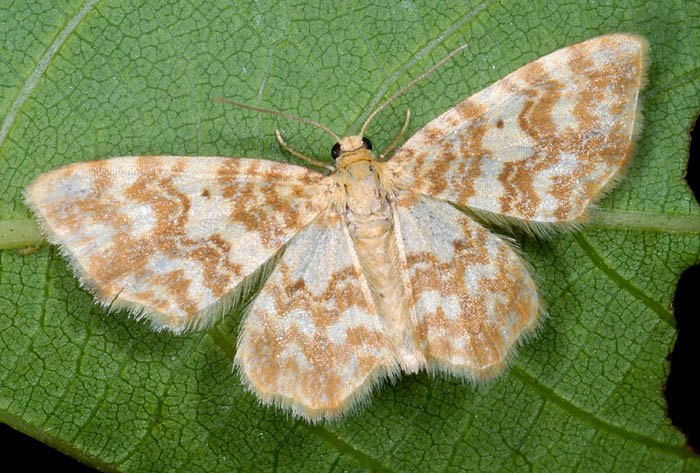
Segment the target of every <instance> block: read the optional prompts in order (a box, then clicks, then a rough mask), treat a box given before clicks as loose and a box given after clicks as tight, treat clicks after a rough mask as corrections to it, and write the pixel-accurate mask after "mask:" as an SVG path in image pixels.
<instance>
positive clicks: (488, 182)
mask: <svg viewBox="0 0 700 473" xmlns="http://www.w3.org/2000/svg"><path fill="white" fill-rule="evenodd" d="M647 48H648V46H647V42H646V40H644V39H643V38H641V37H640V36H636V35H629V34H610V35H605V36H600V37H597V38H593V39H591V40H588V41H584V42H582V43H579V44H575V45H573V46H569V47H566V48H563V49H560V50H558V51H555V52H553V53H551V54H549V55H547V56H544V57H542V58H540V59H538V60H536V61H534V62H531V63H529V64H527V65H525V66H523V67H521V68H520V69H518V70H516V71H515V72H513V73H512V74H510V75H508V76H506V77H505V78H503V79H501V80H499V81H498V82H496V83H495V84H493V85H491V86H490V87H488V88H486V89H484V90H482V91H481V92H479V93H477V94H475V95H473V96H471V97H469V98H468V99H466V100H464V101H463V102H461V103H459V104H457V105H456V106H455V107H454V108H451V109H450V110H448V111H447V112H445V113H443V114H442V115H440V116H439V117H438V118H436V119H434V120H433V121H431V122H430V123H428V124H427V125H426V126H425V127H424V128H423V129H421V130H420V131H418V133H416V134H415V135H413V136H412V137H411V138H410V139H409V140H408V141H407V142H406V143H405V144H404V145H403V146H402V147H401V148H400V149H398V150H397V151H396V153H395V155H394V157H393V158H392V159H391V161H390V166H391V168H392V169H393V171H394V173H395V174H396V175H397V176H398V177H400V179H399V180H400V181H403V186H404V187H405V188H406V189H410V190H413V191H416V192H420V193H424V194H429V195H433V196H436V197H440V198H443V199H446V200H450V201H453V202H457V203H459V204H462V205H466V206H469V207H472V208H474V209H478V210H483V211H487V212H491V213H497V214H501V215H505V216H508V217H513V218H515V219H521V220H525V221H531V222H542V223H562V222H570V221H576V220H580V219H581V218H583V217H584V216H585V210H586V207H587V206H588V205H589V203H590V202H591V201H593V200H595V199H596V198H597V197H599V196H600V194H601V191H602V190H603V189H604V188H605V187H606V186H607V185H609V184H610V183H611V182H613V181H614V177H615V176H616V175H617V174H618V173H619V172H620V171H621V170H622V169H623V168H624V166H625V163H626V162H627V160H628V159H629V157H630V154H631V152H632V148H633V145H634V135H635V132H636V129H637V128H638V126H639V123H638V122H639V91H640V89H641V87H642V85H643V81H644V73H645V67H646V62H647Z"/></svg>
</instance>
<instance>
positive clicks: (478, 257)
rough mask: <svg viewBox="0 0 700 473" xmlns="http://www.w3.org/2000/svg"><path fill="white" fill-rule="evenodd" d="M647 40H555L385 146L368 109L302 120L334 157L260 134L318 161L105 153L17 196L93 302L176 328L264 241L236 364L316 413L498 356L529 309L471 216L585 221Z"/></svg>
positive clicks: (225, 290)
mask: <svg viewBox="0 0 700 473" xmlns="http://www.w3.org/2000/svg"><path fill="white" fill-rule="evenodd" d="M647 48H648V46H647V42H646V41H645V40H644V39H643V38H642V37H640V36H636V35H632V34H608V35H604V36H600V37H597V38H593V39H590V40H588V41H584V42H582V43H579V44H575V45H572V46H568V47H566V48H563V49H560V50H558V51H555V52H553V53H551V54H549V55H547V56H544V57H542V58H540V59H538V60H536V61H534V62H531V63H529V64H527V65H525V66H523V67H521V68H520V69H518V70H516V71H515V72H513V73H511V74H510V75H508V76H506V77H505V78H503V79H501V80H499V81H498V82H496V83H494V84H493V85H491V86H490V87H488V88H486V89H484V90H482V91H481V92H478V93H477V94H475V95H473V96H471V97H469V98H467V99H466V100H464V101H462V102H460V103H459V104H457V105H456V106H454V107H453V108H451V109H449V110H447V111H446V112H444V113H443V114H442V115H440V116H439V117H437V118H435V119H434V120H432V121H431V122H430V123H428V124H427V125H426V126H425V127H424V128H422V129H421V130H420V131H418V132H417V133H416V134H415V135H413V136H412V137H411V138H409V139H408V140H407V141H406V142H405V143H404V144H403V145H402V146H400V147H399V148H398V149H397V150H396V152H395V153H394V154H393V156H392V157H391V158H390V159H388V160H387V159H384V158H383V154H380V155H379V156H377V155H375V154H374V151H373V149H372V148H373V146H372V144H371V142H370V141H369V140H368V139H367V138H366V137H365V136H364V133H365V130H366V128H367V126H368V125H369V122H370V121H371V119H372V118H373V117H374V116H375V115H376V113H378V111H379V110H381V108H382V107H380V108H379V109H377V110H376V111H375V113H373V114H372V115H371V116H370V117H369V119H368V120H367V121H366V122H365V124H364V126H363V127H362V130H361V131H360V132H359V133H358V134H357V135H353V136H345V137H339V136H337V135H336V134H335V133H333V132H332V131H330V130H329V129H327V128H325V127H323V126H321V125H318V124H316V123H314V122H311V121H310V120H306V119H302V121H306V122H307V123H311V124H313V125H314V126H318V127H319V128H322V129H324V130H325V131H326V132H327V133H329V134H330V135H331V136H332V137H333V138H334V140H335V144H334V146H333V148H332V157H333V158H334V159H335V165H334V166H329V165H328V164H325V163H323V162H321V161H316V160H313V159H311V158H307V157H306V156H304V155H302V154H301V153H298V152H295V151H294V150H292V149H291V148H289V147H288V146H287V145H286V143H285V142H284V141H283V140H282V138H281V136H280V134H279V132H277V136H278V139H279V141H280V143H281V144H282V146H284V147H285V149H288V150H290V151H291V152H292V153H294V154H295V155H297V156H299V157H302V158H304V159H306V160H307V161H309V162H310V163H311V164H313V165H320V166H325V167H330V170H331V172H330V173H328V174H324V173H322V172H318V171H316V170H313V169H311V168H308V167H302V166H296V165H291V164H285V163H280V162H274V161H266V160H261V159H252V158H221V157H199V156H197V157H185V156H141V157H118V158H111V159H106V160H101V161H93V162H84V163H76V164H70V165H67V166H64V167H61V168H58V169H55V170H53V171H50V172H48V173H46V174H43V175H41V176H39V177H37V178H36V179H35V180H34V181H33V182H32V183H31V184H30V185H29V186H28V187H27V189H26V202H27V204H28V206H29V207H30V208H31V209H32V211H33V212H34V213H35V214H36V217H37V219H38V220H39V222H40V224H41V227H42V228H43V231H44V232H45V234H46V236H47V238H48V240H49V241H50V242H51V243H53V244H56V245H58V246H59V247H60V250H61V252H62V253H63V255H64V256H65V257H66V258H67V259H68V260H69V261H70V263H71V265H72V267H73V269H74V272H75V274H76V276H77V277H78V278H79V280H80V283H81V284H82V285H83V286H84V287H86V288H87V289H89V290H90V291H91V292H92V293H93V294H94V296H95V298H96V300H97V302H98V303H100V304H102V305H103V306H104V307H106V308H107V309H109V310H115V309H127V310H128V311H129V312H130V313H131V314H132V315H133V316H134V317H136V318H146V319H148V320H150V322H151V324H152V326H153V328H154V329H156V330H169V331H170V332H172V333H174V334H180V333H182V332H183V331H185V330H188V329H195V328H197V329H201V328H206V327H209V326H211V324H213V323H214V322H215V321H216V320H217V319H218V318H219V317H220V316H221V315H223V314H225V313H226V312H227V311H228V310H229V309H230V308H231V306H232V304H234V303H235V298H236V297H237V294H239V292H240V288H241V287H242V283H243V282H244V281H245V279H246V277H247V276H248V275H250V274H251V273H253V272H254V271H255V270H256V269H257V268H258V267H260V266H261V265H262V264H264V263H265V262H266V261H268V260H270V259H271V258H273V257H275V256H279V255H280V254H281V256H279V261H278V263H277V265H276V266H275V268H274V269H273V270H272V272H271V274H270V275H269V278H268V279H267V280H266V282H265V283H264V285H263V287H262V289H261V291H260V293H259V294H258V295H257V297H256V298H255V299H254V301H253V302H252V303H251V306H250V308H249V310H248V311H247V314H246V315H245V319H244V321H243V323H242V329H241V333H240V335H239V340H238V347H237V353H236V355H235V366H236V367H237V368H238V371H239V372H240V375H241V377H242V379H243V381H244V382H245V384H246V385H247V386H248V387H249V389H250V390H251V391H252V392H253V393H255V395H257V397H258V398H259V399H260V401H262V402H263V403H265V404H274V405H277V406H280V407H282V408H285V409H287V410H289V411H291V412H292V413H293V414H294V415H296V416H300V417H303V418H306V419H307V420H309V421H318V420H321V419H333V418H337V417H340V416H342V415H344V414H345V413H347V412H348V411H349V410H351V409H353V408H355V407H356V406H358V404H359V403H360V402H361V401H363V400H365V399H367V397H368V396H369V394H370V392H371V391H372V389H373V388H374V387H375V386H377V385H379V384H380V383H381V382H382V381H383V380H385V379H387V378H389V379H394V378H396V377H397V376H399V374H400V373H401V372H404V373H417V372H419V371H421V370H426V371H428V372H430V373H438V372H439V373H446V374H450V375H454V376H456V377H459V378H462V379H466V380H477V381H478V380H485V379H488V378H491V377H493V376H495V375H497V374H498V373H500V372H502V371H503V369H504V367H505V366H506V364H507V362H508V360H509V358H510V355H512V353H513V351H514V349H515V348H516V347H517V346H518V344H519V343H520V342H521V341H522V340H523V339H524V338H526V337H527V335H528V334H531V333H533V331H534V330H535V329H536V327H537V326H538V324H539V323H540V321H541V320H542V310H541V304H540V300H539V297H538V294H537V288H536V286H535V283H534V282H533V279H532V276H531V275H530V273H529V271H528V268H527V265H526V264H525V263H524V262H523V260H522V259H521V258H520V257H519V256H518V254H517V251H516V250H515V249H514V247H513V244H512V242H510V241H507V240H504V239H503V238H501V237H499V236H497V235H496V234H494V233H492V232H490V231H489V230H488V229H487V228H486V227H485V226H483V225H482V224H481V223H478V222H477V221H476V220H475V219H473V218H471V217H470V215H472V216H478V217H479V220H484V221H495V222H500V223H507V224H514V225H517V226H521V227H524V228H526V229H529V230H532V231H535V232H542V231H546V229H548V228H556V227H562V226H564V227H571V226H572V224H576V223H578V222H582V221H584V220H585V218H586V214H587V209H589V208H590V207H591V203H593V202H594V201H595V200H596V199H598V198H599V197H600V196H601V195H602V194H603V193H604V192H605V190H606V189H608V188H610V186H611V185H612V184H614V183H615V181H616V179H617V177H618V176H620V174H621V172H622V171H623V169H624V168H625V166H626V164H627V162H628V160H629V157H630V155H631V152H632V148H633V146H634V138H635V136H636V134H637V128H638V126H639V113H640V112H639V92H640V89H641V88H642V86H643V82H644V74H645V68H646V64H647ZM431 70H432V69H431ZM248 108H253V109H255V108H254V107H248ZM262 111H265V110H262ZM278 114H281V115H285V114H282V113H280V112H278ZM285 116H286V115H285ZM407 120H408V119H407ZM405 128H406V125H404V129H405ZM399 136H400V134H399V135H397V139H395V140H394V141H395V142H397V141H398V139H399ZM456 206H460V207H462V208H466V209H469V213H465V212H463V211H460V210H458V209H457V208H456Z"/></svg>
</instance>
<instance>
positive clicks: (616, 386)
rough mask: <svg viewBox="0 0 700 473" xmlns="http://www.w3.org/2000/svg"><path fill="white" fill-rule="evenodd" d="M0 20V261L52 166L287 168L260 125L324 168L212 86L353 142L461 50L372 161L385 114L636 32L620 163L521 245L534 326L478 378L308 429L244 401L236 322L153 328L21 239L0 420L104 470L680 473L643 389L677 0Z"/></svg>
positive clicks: (688, 210)
mask: <svg viewBox="0 0 700 473" xmlns="http://www.w3.org/2000/svg"><path fill="white" fill-rule="evenodd" d="M200 3H201V4H200ZM0 25H2V31H1V32H0V77H1V78H2V80H1V81H0V110H1V113H0V115H1V116H2V117H3V118H2V128H0V166H1V167H0V169H2V173H1V174H0V189H6V191H5V193H4V194H3V196H2V201H0V247H2V248H10V247H13V246H14V247H16V246H28V245H31V244H33V243H36V242H37V241H38V239H39V235H38V233H37V231H36V228H35V227H34V226H33V224H32V220H31V219H30V218H29V214H28V211H27V209H26V208H25V207H24V205H23V204H22V198H21V192H22V189H23V188H24V186H25V185H26V184H27V183H28V181H29V180H30V179H31V178H32V177H34V176H36V175H37V174H39V173H40V172H43V171H46V170H49V169H51V168H53V167H55V166H58V165H61V164H66V163H69V162H75V161H82V160H90V159H94V158H98V157H109V156H119V155H134V154H179V155H222V156H260V157H265V158H269V159H277V160H290V157H289V156H288V155H286V154H284V153H283V152H282V151H281V150H280V148H279V146H278V145H277V143H276V141H275V139H274V136H273V130H274V128H275V127H279V128H280V129H281V130H282V131H283V133H284V135H285V136H286V137H287V139H288V142H290V144H291V145H292V146H294V147H296V148H297V149H300V150H303V151H305V152H307V153H308V154H312V155H316V156H319V157H320V158H321V159H329V156H328V155H329V150H330V147H331V145H332V143H330V142H329V140H328V137H327V136H326V135H324V134H322V133H319V132H317V131H316V130H313V129H310V128H308V127H306V126H304V125H301V124H298V123H295V122H289V121H286V120H282V119H277V118H275V117H267V116H260V115H258V114H255V113H251V112H249V111H245V110H240V109H235V108H232V107H230V106H226V105H223V104H221V103H215V102H212V101H211V100H210V98H211V97H214V96H224V97H229V98H232V99H235V100H239V101H243V102H247V103H250V104H254V105H262V106H268V107H274V108H278V109H281V110H285V111H290V112H292V113H295V114H298V115H301V116H305V117H309V118H311V119H314V120H317V121H319V122H322V123H324V124H327V125H328V126H329V127H331V128H332V129H334V130H335V131H336V132H338V133H343V132H348V131H356V130H357V128H358V124H359V123H361V121H362V119H363V118H364V117H366V116H367V114H368V113H369V112H370V111H371V110H372V109H373V108H374V107H375V106H376V104H377V103H378V102H379V101H381V100H382V98H383V97H385V96H386V95H387V94H391V93H393V92H394V91H395V90H397V88H398V87H400V86H401V85H403V84H405V83H407V82H408V81H409V80H410V79H412V78H413V77H416V76H417V75H419V74H420V73H421V72H422V71H424V70H426V69H427V68H428V67H429V66H430V65H432V64H434V63H435V62H437V61H438V60H439V59H440V58H442V57H444V56H445V55H446V54H447V52H448V51H450V50H452V49H453V48H454V47H456V46H458V45H459V44H462V43H468V44H469V48H468V49H467V50H466V51H464V52H463V53H461V54H460V55H458V56H457V57H456V58H455V59H454V60H452V61H451V62H450V63H448V64H446V65H445V66H443V67H442V68H441V69H440V70H439V71H438V72H436V73H435V74H433V75H432V76H430V77H429V78H428V79H426V80H425V81H423V82H422V83H421V84H420V85H418V86H417V87H415V88H413V89H412V90H411V91H410V92H408V93H407V94H406V95H405V96H404V97H403V98H402V99H401V100H399V101H398V102H397V103H395V104H394V105H393V106H392V107H390V108H389V109H388V110H386V111H385V112H383V113H382V115H381V116H380V118H379V119H377V120H376V121H375V122H374V124H373V126H372V130H371V131H370V133H371V137H372V140H373V141H374V142H375V144H377V147H381V145H380V143H387V142H388V141H389V140H390V139H391V137H392V136H393V134H394V133H395V131H396V130H397V129H398V128H399V127H400V126H401V123H402V120H403V118H404V112H405V109H406V107H408V106H410V107H411V109H412V110H413V112H414V114H415V115H414V119H413V121H412V123H411V130H410V131H416V130H417V129H419V128H420V127H421V126H423V124H425V123H426V122H427V121H429V120H430V119H431V118H433V117H435V116H436V115H438V114H439V113H440V112H442V111H444V110H445V109H447V108H448V107H450V106H452V105H453V104H454V103H456V102H457V101H459V100H461V99H462V98H464V97H467V96H469V95H470V94H472V93H474V92H476V91H478V90H479V89H481V88H483V87H485V86H487V85H489V84H490V83H492V82H494V81H495V80H498V79H499V78H501V77H502V76H504V75H506V74H507V73H509V72H511V71H513V70H514V69H516V68H517V67H519V66H521V65H523V64H525V63H527V62H529V61H531V60H533V59H536V58H537V57H539V56H542V55H544V54H546V53H549V52H551V51H553V50H555V49H557V48H559V47H562V46H565V45H568V44H572V43H575V42H578V41H581V40H584V39H587V38H590V37H594V36H597V35H599V34H602V33H606V32H612V31H626V32H636V33H639V34H642V35H644V36H646V37H647V38H648V39H649V41H650V44H651V68H650V71H649V84H648V86H647V88H646V89H645V91H644V94H643V97H644V101H645V124H644V128H643V133H642V135H641V138H640V140H639V145H638V152H637V155H636V158H635V160H634V163H633V164H632V166H631V168H630V169H629V171H628V175H627V178H626V179H625V180H624V181H623V182H622V183H621V185H620V186H618V187H617V188H616V189H615V191H614V192H612V193H611V194H610V195H609V196H608V197H606V198H605V199H604V200H603V201H602V202H601V205H600V206H601V208H602V212H601V213H600V214H599V215H598V216H597V218H596V219H595V220H594V222H593V224H592V225H590V226H589V227H587V228H586V230H585V231H583V232H581V233H578V234H574V235H557V236H555V237H554V238H552V239H551V240H550V241H533V240H531V239H527V238H524V237H522V236H518V238H519V239H520V242H521V244H522V246H523V248H524V250H525V256H526V258H527V259H528V260H529V262H530V263H531V264H532V266H533V267H534V268H535V271H536V273H537V275H538V278H539V281H540V287H541V295H542V297H543V299H544V300H545V301H546V302H547V305H548V308H549V314H550V317H549V319H548V320H547V322H546V324H545V325H544V327H543V330H542V332H541V334H540V336H539V337H538V338H537V339H535V340H533V341H531V342H530V343H528V344H527V345H526V346H524V347H523V348H522V349H521V351H520V354H519V355H518V357H517V358H516V360H515V363H514V366H513V367H512V368H511V369H510V370H509V371H508V373H507V374H506V375H505V376H503V377H501V378H499V379H498V380H497V381H495V382H492V383H490V384H487V385H485V386H479V387H476V388H474V387H471V386H468V385H464V384H463V383H462V382H460V381H457V380H455V379H451V378H449V379H441V378H439V379H434V378H430V377H428V376H427V375H425V374H420V375H417V376H404V377H403V378H401V379H400V380H399V381H398V382H397V383H396V384H395V385H385V386H384V387H383V388H382V389H380V390H378V391H377V392H376V393H375V394H374V395H373V397H372V401H371V403H370V404H369V405H368V406H366V408H364V409H363V410H362V411H361V412H360V413H358V414H356V415H353V416H351V417H348V418H346V419H343V420H342V421H339V422H336V423H333V424H322V425H318V426H309V425H307V424H306V423H304V422H302V421H296V420H292V419H290V418H288V417H287V416H286V415H285V414H283V413H281V412H279V411H277V410H275V409H269V408H262V407H260V406H259V405H258V403H257V401H256V400H255V398H254V397H253V396H252V395H250V394H248V393H246V392H245V391H244V390H243V388H242V387H241V385H240V380H239V379H238V377H237V376H236V375H235V374H233V373H232V372H231V364H232V358H233V354H234V352H235V340H236V336H237V333H238V323H239V321H240V310H238V311H234V312H233V313H231V315H230V316H229V317H227V318H226V319H225V320H224V321H222V322H221V323H220V324H219V325H218V326H217V327H215V328H214V329H212V330H211V331H209V332H204V333H191V334H189V335H186V336H182V337H172V336H169V335H167V334H155V333H152V332H150V331H149V330H148V329H147V328H146V326H145V324H141V323H136V322H134V321H132V320H129V319H127V317H126V316H124V315H122V314H118V315H112V316H107V315H105V314H104V312H103V311H101V310H99V309H98V308H96V307H95V306H93V304H92V299H91V297H90V296H89V295H88V294H87V293H85V292H84V291H82V290H81V289H80V288H79V286H78V284H77V282H76V280H75V279H74V278H73V277H72V275H71V273H70V271H69V269H68V268H67V265H66V263H65V261H64V260H63V259H62V258H60V255H59V254H58V252H57V251H56V249H55V248H53V247H49V246H46V245H43V246H41V247H40V249H39V250H38V251H37V252H36V253H34V254H20V253H19V252H18V251H16V250H10V249H6V250H4V251H0V357H1V359H2V363H1V365H0V420H2V421H3V422H5V423H7V424H9V425H11V426H13V427H14V428H16V429H18V430H21V431H24V432H26V433H28V434H29V435H32V436H34V437H36V438H40V439H42V441H44V442H46V443H48V444H50V445H52V446H54V447H56V448H58V449H60V450H62V451H64V452H65V453H67V454H69V455H71V456H74V457H75V458H78V459H79V460H80V461H82V462H85V463H87V464H90V465H92V466H94V467H96V468H98V469H100V470H103V471H231V470H246V471H276V470H279V471H364V470H369V469H376V470H383V471H523V470H526V469H527V470H533V471H576V470H578V471H612V470H615V471H684V472H689V471H700V458H699V457H698V456H696V455H694V454H692V453H691V452H690V451H689V450H688V449H686V448H685V447H684V438H683V436H682V435H681V434H680V433H679V432H678V431H676V430H675V429H674V428H673V427H672V426H671V425H670V423H669V421H668V419H667V418H666V407H665V403H664V400H663V396H662V389H663V384H664V380H665V378H666V375H667V371H668V364H667V361H666V356H667V355H668V353H669V352H670V349H671V346H672V344H673V341H674V337H675V328H674V320H673V315H672V312H671V309H670V303H671V300H672V296H673V289H674V285H675V283H676V281H677V278H678V276H679V275H680V273H681V271H682V270H683V269H684V268H686V267H687V266H689V265H691V264H693V263H697V261H698V249H699V247H700V210H699V209H698V207H697V204H696V203H695V201H694V200H693V198H692V196H691V195H690V192H689V191H688V189H687V187H686V186H685V183H684V181H683V179H682V176H683V172H684V170H685V167H686V162H687V147H688V136H687V131H688V129H689V127H690V126H691V124H692V122H693V120H694V118H695V116H696V114H697V110H698V106H699V104H698V102H700V93H699V92H700V90H699V89H700V59H699V56H700V4H698V2H697V1H683V0H675V1H673V0H672V1H669V2H655V1H649V2H645V1H629V0H628V1H614V2H613V1H609V2H606V1H603V2H588V1H584V0H580V1H565V2H561V1H550V2H548V1H544V0H541V1H501V2H498V1H495V0H488V1H484V2H481V3H478V2H469V1H467V2H461V3H459V4H457V5H451V4H448V2H428V1H425V2H420V1H405V2H390V1H385V2H366V3H365V2H361V3H358V2H343V3H340V2H331V1H328V2H318V3H316V2H313V3H309V2H305V1H303V2H296V1H287V2H282V1H260V2H255V3H248V2H245V3H243V2H239V3H237V2H232V1H211V2H197V1H194V0H193V1H180V2H178V1H175V0H170V1H162V2H140V1H133V2H128V1H127V2H123V1H97V0H87V1H84V2H79V1H62V2H48V1H47V2H21V1H16V2H3V6H1V7H0ZM292 160H293V159H292Z"/></svg>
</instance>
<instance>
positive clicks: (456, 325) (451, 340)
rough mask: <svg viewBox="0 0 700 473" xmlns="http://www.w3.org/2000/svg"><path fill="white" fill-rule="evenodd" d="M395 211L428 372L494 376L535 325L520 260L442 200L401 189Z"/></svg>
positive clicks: (532, 290) (530, 288) (533, 293)
mask: <svg viewBox="0 0 700 473" xmlns="http://www.w3.org/2000/svg"><path fill="white" fill-rule="evenodd" d="M396 208H397V213H396V218H397V219H398V221H399V224H400V227H401V233H402V235H401V236H402V241H403V246H404V251H405V255H406V271H407V273H408V277H409V279H410V285H411V289H412V294H413V308H414V310H415V313H416V329H417V334H418V340H419V343H420V347H421V349H422V350H423V354H424V356H425V359H426V362H427V368H428V370H430V371H435V370H438V371H444V372H447V373H450V374H454V375H457V376H461V377H466V378H469V379H475V380H480V379H486V378H488V377H491V376H493V375H494V374H498V373H500V372H501V371H502V369H503V367H504V364H505V363H506V362H507V359H508V355H509V354H511V353H512V349H513V347H514V346H516V345H517V344H518V342H520V341H521V340H522V338H523V337H524V336H526V335H527V334H529V333H531V332H532V331H533V330H534V329H535V328H536V326H537V323H538V322H539V320H540V319H539V317H538V316H539V315H540V314H539V311H540V303H539V299H538V296H537V288H536V287H535V284H534V282H533V281H532V278H531V277H530V275H529V273H528V270H527V268H526V267H525V264H524V263H523V261H522V259H521V258H520V257H519V256H518V255H517V254H516V253H515V251H513V249H512V248H511V247H510V246H509V245H508V244H507V243H506V242H505V241H503V240H502V239H501V238H500V237H498V236H496V235H494V234H492V233H490V232H489V231H487V230H486V229H485V228H484V227H482V226H481V225H479V224H478V223H476V222H475V221H474V220H472V219H470V218H469V217H467V216H466V215H465V214H464V213H462V212H460V211H458V210H457V209H455V208H454V207H453V206H452V205H450V204H448V203H447V202H445V201H442V200H439V199H435V198H432V197H425V196H419V195H418V194H414V193H412V192H406V191H404V192H400V193H398V198H397V206H396Z"/></svg>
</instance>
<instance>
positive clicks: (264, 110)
mask: <svg viewBox="0 0 700 473" xmlns="http://www.w3.org/2000/svg"><path fill="white" fill-rule="evenodd" d="M212 100H213V101H215V102H223V103H228V104H231V105H233V106H236V107H240V108H247V109H248V110H253V111H255V112H260V113H268V114H270V115H279V116H280V117H284V118H288V119H290V120H296V121H298V122H303V123H306V124H308V125H311V126H314V127H316V128H318V129H319V130H323V131H325V132H326V133H328V134H329V135H331V136H332V137H333V139H334V140H335V142H336V143H340V138H339V137H338V135H336V134H335V133H333V131H331V129H330V128H328V127H327V126H323V125H321V124H320V123H317V122H315V121H313V120H309V119H308V118H302V117H297V116H296V115H292V114H291V113H285V112H280V111H278V110H270V109H268V108H260V107H254V106H253V105H247V104H244V103H240V102H234V101H233V100H229V99H224V98H221V97H212ZM292 154H294V153H292ZM319 162H320V161H319Z"/></svg>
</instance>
